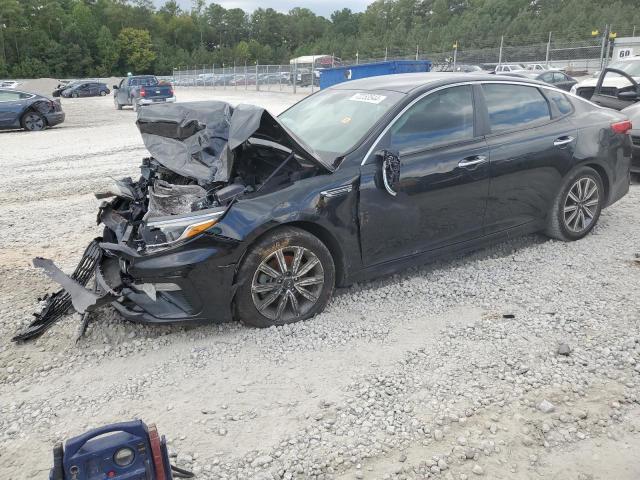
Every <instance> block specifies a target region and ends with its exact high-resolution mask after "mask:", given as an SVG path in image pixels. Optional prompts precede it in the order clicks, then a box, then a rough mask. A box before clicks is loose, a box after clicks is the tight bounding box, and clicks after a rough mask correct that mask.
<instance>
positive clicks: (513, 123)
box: [482, 84, 551, 133]
mask: <svg viewBox="0 0 640 480" xmlns="http://www.w3.org/2000/svg"><path fill="white" fill-rule="evenodd" d="M482 91H483V92H484V97H485V102H486V104H487V109H488V110H489V121H490V123H491V131H492V133H499V132H504V131H507V130H514V129H525V128H529V127H534V126H536V125H539V124H541V123H544V122H545V121H548V120H550V119H551V112H550V110H549V104H548V103H547V101H546V99H545V98H544V97H543V96H542V94H541V93H540V91H539V90H538V89H537V88H534V87H527V86H524V85H504V84H485V85H482Z"/></svg>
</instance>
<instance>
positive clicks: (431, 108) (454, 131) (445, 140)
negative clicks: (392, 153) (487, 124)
mask: <svg viewBox="0 0 640 480" xmlns="http://www.w3.org/2000/svg"><path fill="white" fill-rule="evenodd" d="M390 133H391V138H390V145H391V148H394V149H397V150H399V151H400V153H407V152H410V151H415V150H419V149H422V148H431V147H435V146H442V145H447V144H450V143H454V142H459V141H463V140H468V139H471V138H473V93H472V90H471V87H470V86H469V85H464V86H460V87H451V88H447V89H445V90H440V91H438V92H435V93H432V94H431V95H427V96H426V97H425V98H423V99H422V100H420V101H418V102H417V103H416V104H415V105H413V106H412V107H411V108H409V110H407V111H406V112H405V113H404V115H402V117H400V118H399V119H398V121H397V122H396V123H395V124H394V125H393V127H391V132H390Z"/></svg>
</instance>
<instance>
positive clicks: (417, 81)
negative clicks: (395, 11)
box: [330, 72, 545, 93]
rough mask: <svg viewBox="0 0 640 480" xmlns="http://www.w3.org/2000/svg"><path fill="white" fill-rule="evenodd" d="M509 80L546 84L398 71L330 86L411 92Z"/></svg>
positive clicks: (488, 76) (474, 75)
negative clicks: (451, 85)
mask: <svg viewBox="0 0 640 480" xmlns="http://www.w3.org/2000/svg"><path fill="white" fill-rule="evenodd" d="M499 80H501V81H507V82H512V83H513V82H526V83H535V84H539V85H545V84H544V83H541V82H537V81H535V80H531V79H529V78H518V77H508V76H504V75H494V74H488V73H462V72H424V73H422V72H421V73H398V74H395V75H379V76H376V77H369V78H361V79H358V80H351V81H349V82H343V83H339V84H337V85H334V86H332V87H330V88H331V89H335V90H390V91H394V92H400V93H409V92H412V91H414V90H418V89H420V90H429V89H430V88H435V87H440V86H443V85H447V84H452V83H459V82H469V81H487V82H492V81H493V82H495V81H499Z"/></svg>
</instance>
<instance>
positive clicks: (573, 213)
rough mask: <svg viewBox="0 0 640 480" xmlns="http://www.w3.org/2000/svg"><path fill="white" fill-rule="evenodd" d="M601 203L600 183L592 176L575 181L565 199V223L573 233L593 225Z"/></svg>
mask: <svg viewBox="0 0 640 480" xmlns="http://www.w3.org/2000/svg"><path fill="white" fill-rule="evenodd" d="M599 203H600V192H599V189H598V184H597V183H596V182H595V181H594V180H593V179H592V178H590V177H581V178H579V179H578V180H576V181H575V183H574V184H573V185H571V188H570V189H569V192H568V193H567V197H566V199H565V201H564V224H565V226H566V227H567V229H568V230H569V231H571V232H573V233H581V232H583V231H585V230H587V229H588V228H590V227H591V224H592V223H593V221H594V218H595V216H596V214H597V213H598V204H599Z"/></svg>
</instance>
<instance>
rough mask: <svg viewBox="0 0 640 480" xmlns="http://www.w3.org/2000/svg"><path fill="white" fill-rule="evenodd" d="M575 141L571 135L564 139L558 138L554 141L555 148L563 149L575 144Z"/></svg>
mask: <svg viewBox="0 0 640 480" xmlns="http://www.w3.org/2000/svg"><path fill="white" fill-rule="evenodd" d="M574 140H575V139H574V138H573V137H572V136H571V135H565V136H564V137H558V138H556V139H555V140H554V141H553V146H554V147H562V146H564V145H568V144H570V143H571V142H573V141H574Z"/></svg>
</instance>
